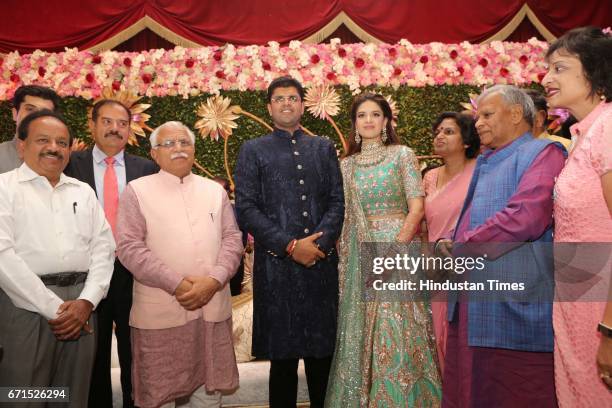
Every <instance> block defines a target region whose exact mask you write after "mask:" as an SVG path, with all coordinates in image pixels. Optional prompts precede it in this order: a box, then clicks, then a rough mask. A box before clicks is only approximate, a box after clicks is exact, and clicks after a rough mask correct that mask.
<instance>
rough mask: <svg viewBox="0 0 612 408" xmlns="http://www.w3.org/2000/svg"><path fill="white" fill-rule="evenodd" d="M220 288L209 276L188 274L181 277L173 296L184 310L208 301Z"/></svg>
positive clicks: (198, 306)
mask: <svg viewBox="0 0 612 408" xmlns="http://www.w3.org/2000/svg"><path fill="white" fill-rule="evenodd" d="M219 289H221V284H220V283H219V281H217V280H216V279H215V278H211V277H210V276H188V277H186V278H183V280H182V281H181V283H179V285H178V287H177V288H176V290H175V291H174V297H175V298H176V300H177V301H178V302H179V304H180V305H181V306H183V308H185V309H186V310H196V309H199V308H201V307H202V306H204V305H205V304H207V303H208V302H210V299H212V297H213V296H214V295H215V293H217V291H218V290H219Z"/></svg>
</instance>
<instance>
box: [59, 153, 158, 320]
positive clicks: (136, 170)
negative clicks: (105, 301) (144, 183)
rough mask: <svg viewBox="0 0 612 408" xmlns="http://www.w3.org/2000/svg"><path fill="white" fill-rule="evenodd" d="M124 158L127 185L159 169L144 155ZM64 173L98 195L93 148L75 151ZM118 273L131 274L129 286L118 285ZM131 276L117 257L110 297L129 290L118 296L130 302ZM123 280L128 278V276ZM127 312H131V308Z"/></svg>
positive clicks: (125, 156)
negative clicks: (114, 293)
mask: <svg viewBox="0 0 612 408" xmlns="http://www.w3.org/2000/svg"><path fill="white" fill-rule="evenodd" d="M124 159H125V179H126V180H125V181H126V185H127V183H129V182H130V181H132V180H134V179H137V178H139V177H143V176H148V175H150V174H155V173H157V172H158V171H159V167H158V166H157V164H155V163H154V162H152V161H151V160H149V159H145V158H143V157H140V156H135V155H133V154H127V153H125V155H124ZM64 174H66V175H67V176H70V177H74V178H76V179H78V180H80V181H82V182H84V183H87V184H89V185H90V186H91V188H93V190H94V191H95V192H96V196H97V195H98V192H97V191H96V181H95V177H94V168H93V154H92V149H87V150H82V151H80V152H73V153H72V154H71V155H70V162H69V163H68V166H66V169H65V170H64ZM118 274H119V275H123V276H129V280H128V282H129V288H125V289H124V288H123V287H117V285H119V283H116V282H119V280H118V279H117V278H118V276H117V275H118ZM131 276H132V275H131V274H130V273H129V271H128V270H127V269H126V268H125V267H124V266H123V265H122V264H121V263H120V262H119V260H118V259H116V260H115V270H114V273H113V279H112V280H111V288H110V289H109V297H110V292H111V291H112V290H113V289H114V290H115V291H119V292H129V293H119V294H118V296H120V297H126V298H128V299H129V300H130V301H129V303H131V298H132V290H131V282H132V277H131ZM123 280H127V278H125V279H123ZM124 284H126V285H127V284H128V283H125V282H123V283H121V286H123V285H124ZM113 286H114V288H113ZM127 312H128V313H129V310H128V311H127Z"/></svg>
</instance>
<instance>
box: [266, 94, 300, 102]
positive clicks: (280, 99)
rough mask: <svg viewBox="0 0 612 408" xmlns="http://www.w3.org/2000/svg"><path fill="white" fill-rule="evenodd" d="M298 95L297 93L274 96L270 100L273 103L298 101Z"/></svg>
mask: <svg viewBox="0 0 612 408" xmlns="http://www.w3.org/2000/svg"><path fill="white" fill-rule="evenodd" d="M299 100H300V97H299V96H297V95H291V96H275V97H274V98H272V102H274V103H278V104H281V103H285V102H291V103H296V102H299Z"/></svg>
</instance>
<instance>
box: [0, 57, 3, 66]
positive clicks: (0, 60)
mask: <svg viewBox="0 0 612 408" xmlns="http://www.w3.org/2000/svg"><path fill="white" fill-rule="evenodd" d="M2 64H4V58H2V57H0V66H1V65H2Z"/></svg>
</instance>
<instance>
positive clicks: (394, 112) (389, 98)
mask: <svg viewBox="0 0 612 408" xmlns="http://www.w3.org/2000/svg"><path fill="white" fill-rule="evenodd" d="M384 97H385V99H386V100H387V103H388V104H389V107H390V108H391V126H393V127H394V128H396V127H397V118H398V116H399V109H397V103H396V102H395V100H393V97H392V96H391V95H384Z"/></svg>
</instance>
